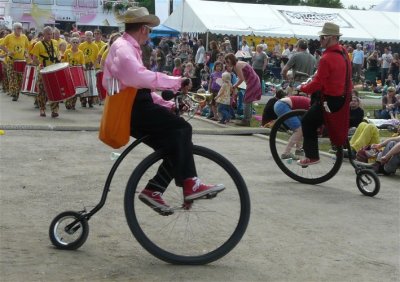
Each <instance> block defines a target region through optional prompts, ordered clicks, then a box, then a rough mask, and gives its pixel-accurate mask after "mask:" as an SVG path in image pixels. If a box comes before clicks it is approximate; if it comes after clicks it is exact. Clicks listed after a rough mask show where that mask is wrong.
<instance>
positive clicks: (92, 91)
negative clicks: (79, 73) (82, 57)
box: [81, 70, 98, 97]
mask: <svg viewBox="0 0 400 282" xmlns="http://www.w3.org/2000/svg"><path fill="white" fill-rule="evenodd" d="M85 78H86V83H87V85H88V91H87V92H85V93H83V94H81V97H93V96H98V93H97V86H96V85H97V83H96V71H95V70H85Z"/></svg>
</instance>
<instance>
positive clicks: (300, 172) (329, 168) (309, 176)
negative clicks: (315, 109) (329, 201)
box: [269, 110, 343, 185]
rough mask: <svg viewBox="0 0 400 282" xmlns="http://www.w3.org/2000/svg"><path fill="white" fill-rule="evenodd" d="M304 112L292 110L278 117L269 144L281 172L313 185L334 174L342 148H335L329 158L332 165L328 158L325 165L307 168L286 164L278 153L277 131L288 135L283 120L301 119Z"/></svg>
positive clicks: (339, 165)
mask: <svg viewBox="0 0 400 282" xmlns="http://www.w3.org/2000/svg"><path fill="white" fill-rule="evenodd" d="M305 113H306V111H305V110H294V111H291V112H288V113H286V114H284V115H282V116H281V117H279V118H278V119H277V120H276V122H275V123H274V125H273V127H272V129H271V133H270V136H269V145H270V150H271V154H272V157H273V158H274V160H275V163H276V164H277V165H278V167H279V168H280V169H281V170H282V172H283V173H285V174H286V175H287V176H289V177H290V178H292V179H294V180H296V181H298V182H300V183H305V184H313V185H315V184H320V183H323V182H326V181H328V180H329V179H331V178H332V177H333V176H335V175H336V173H337V172H338V171H339V169H340V167H341V165H342V162H343V148H342V147H339V148H337V151H336V155H334V158H331V159H333V165H332V164H330V162H331V161H330V160H328V161H326V163H327V165H326V166H322V165H320V164H318V165H313V166H309V167H307V168H302V167H300V166H298V165H297V164H293V165H291V166H287V165H286V164H285V163H284V160H282V159H281V156H280V155H279V153H278V149H277V139H278V132H284V133H287V134H288V136H290V130H289V129H288V128H287V127H286V126H285V121H287V120H288V119H289V118H292V117H298V118H300V119H301V117H302V116H303V115H304V114H305ZM321 159H322V158H321ZM323 161H324V160H322V162H323ZM313 170H314V171H313ZM317 170H318V171H317Z"/></svg>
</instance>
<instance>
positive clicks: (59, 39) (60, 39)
mask: <svg viewBox="0 0 400 282" xmlns="http://www.w3.org/2000/svg"><path fill="white" fill-rule="evenodd" d="M53 40H54V41H55V42H57V44H58V45H57V47H58V46H60V43H61V42H63V41H64V42H65V43H67V41H65V40H64V39H62V38H58V39H53Z"/></svg>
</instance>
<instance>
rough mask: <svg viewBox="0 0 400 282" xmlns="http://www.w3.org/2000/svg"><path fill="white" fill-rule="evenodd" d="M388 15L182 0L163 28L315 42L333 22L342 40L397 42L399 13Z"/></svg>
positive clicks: (373, 12) (398, 37) (399, 26)
mask: <svg viewBox="0 0 400 282" xmlns="http://www.w3.org/2000/svg"><path fill="white" fill-rule="evenodd" d="M397 1H400V0H397ZM221 11H223V12H221ZM390 14H391V15H390V17H388V15H387V14H386V13H385V12H379V11H371V10H369V11H356V10H346V9H331V8H319V7H308V6H283V5H267V4H243V3H230V2H214V1H202V0H184V1H183V2H182V4H181V5H180V6H179V7H178V8H177V9H175V10H174V12H173V13H172V14H171V15H170V16H169V18H168V19H167V20H166V21H165V22H164V25H166V26H169V27H171V28H174V29H176V30H179V31H180V32H199V33H205V32H211V33H215V34H228V35H252V34H254V35H257V36H269V37H286V38H289V37H297V38H307V39H317V38H318V35H317V34H318V31H320V30H321V29H322V26H323V24H324V23H325V22H327V21H332V22H335V23H336V24H338V25H339V26H340V30H341V33H343V36H342V39H343V40H348V41H373V40H378V41H385V42H400V22H399V20H398V19H399V18H400V13H398V16H395V17H393V13H390Z"/></svg>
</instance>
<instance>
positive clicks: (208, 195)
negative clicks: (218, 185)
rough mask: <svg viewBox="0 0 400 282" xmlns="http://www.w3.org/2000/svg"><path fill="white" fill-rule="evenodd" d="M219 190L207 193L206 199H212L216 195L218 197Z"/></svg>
mask: <svg viewBox="0 0 400 282" xmlns="http://www.w3.org/2000/svg"><path fill="white" fill-rule="evenodd" d="M217 194H218V193H217V192H214V193H210V194H207V195H206V199H212V198H215V197H217Z"/></svg>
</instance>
